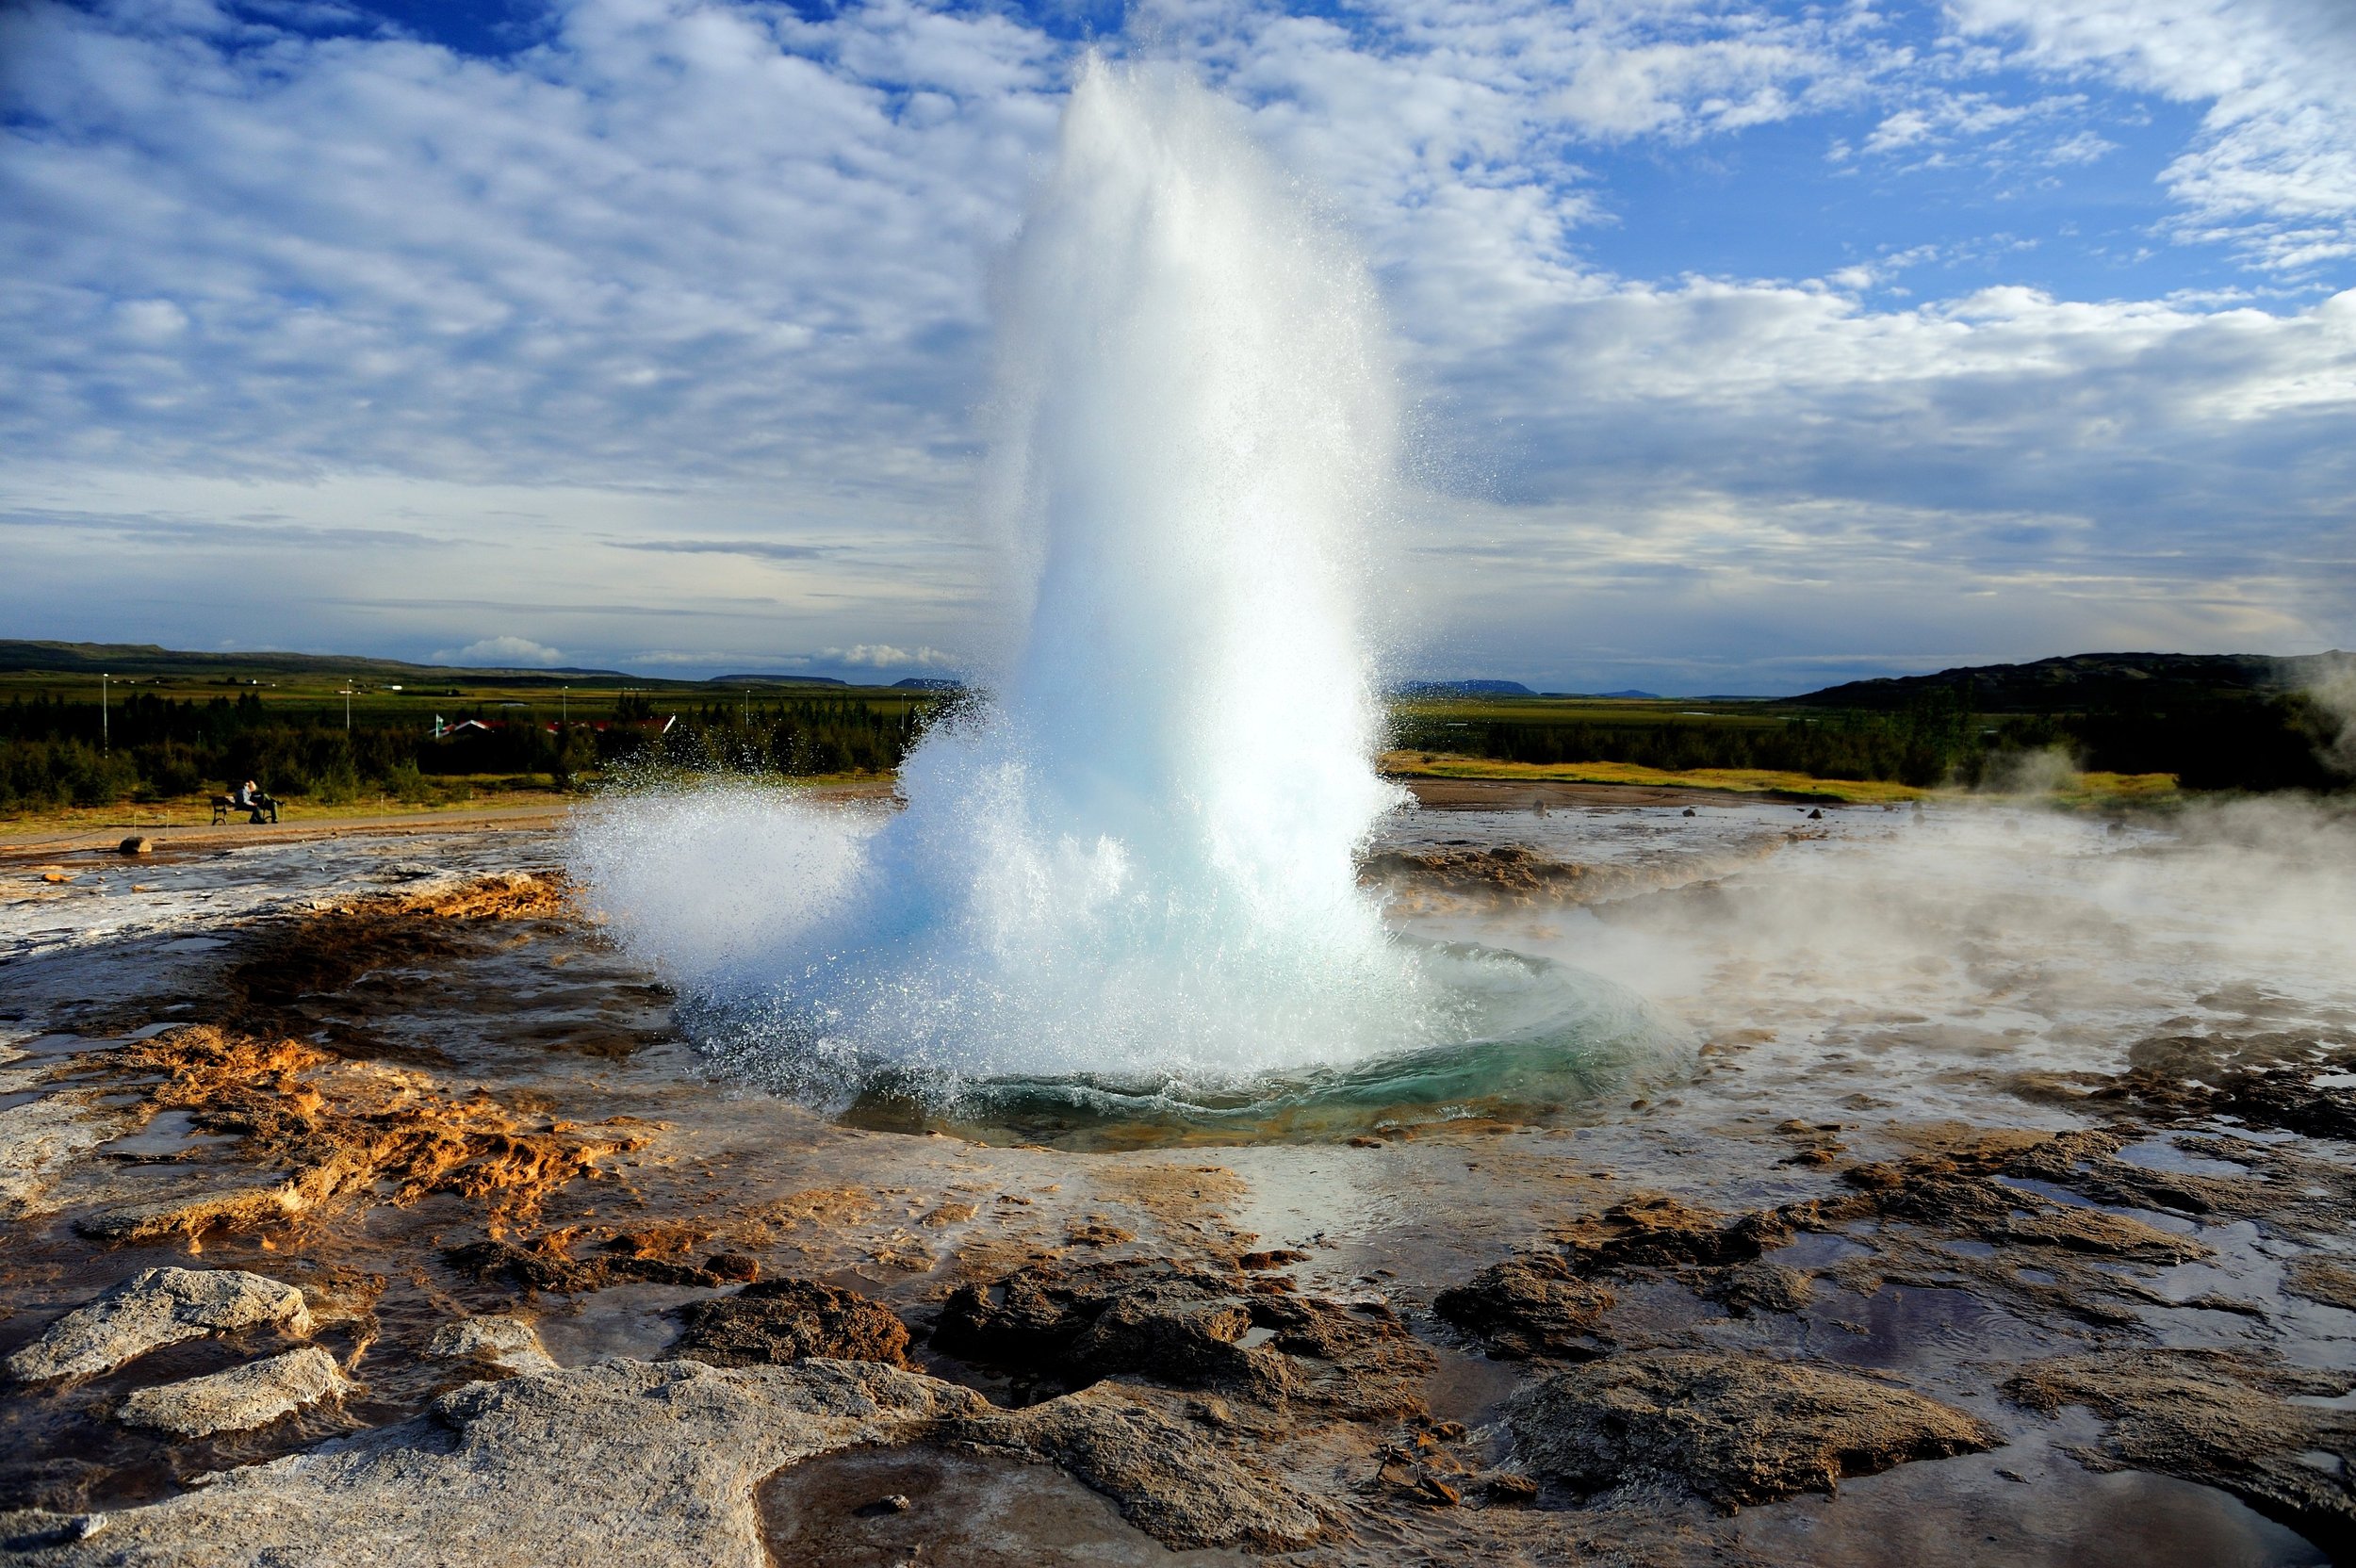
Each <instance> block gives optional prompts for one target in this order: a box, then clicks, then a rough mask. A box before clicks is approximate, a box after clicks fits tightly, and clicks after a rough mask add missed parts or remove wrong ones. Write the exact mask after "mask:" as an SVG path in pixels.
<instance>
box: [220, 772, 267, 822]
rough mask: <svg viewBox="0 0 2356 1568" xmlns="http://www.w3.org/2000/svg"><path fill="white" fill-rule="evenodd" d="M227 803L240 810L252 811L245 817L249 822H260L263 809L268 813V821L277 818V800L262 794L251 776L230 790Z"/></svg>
mask: <svg viewBox="0 0 2356 1568" xmlns="http://www.w3.org/2000/svg"><path fill="white" fill-rule="evenodd" d="M229 804H230V805H232V806H234V807H236V808H237V809H238V810H240V811H251V812H253V813H254V814H253V816H251V817H249V818H248V819H246V820H247V821H249V822H255V823H258V822H261V821H262V820H263V816H262V813H263V812H265V811H267V812H269V813H270V817H269V820H270V821H271V822H276V821H277V820H278V802H276V801H275V800H272V799H271V798H270V796H268V795H266V794H264V793H263V792H262V790H261V786H259V785H257V784H255V783H254V780H252V779H251V778H249V779H247V780H246V781H245V782H244V783H243V784H241V785H239V786H238V787H237V789H236V790H234V791H232V792H230V796H229Z"/></svg>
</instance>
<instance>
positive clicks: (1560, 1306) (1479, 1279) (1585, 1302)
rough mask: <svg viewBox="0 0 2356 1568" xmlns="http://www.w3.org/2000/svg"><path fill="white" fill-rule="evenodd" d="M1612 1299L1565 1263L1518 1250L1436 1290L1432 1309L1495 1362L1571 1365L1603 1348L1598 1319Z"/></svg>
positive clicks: (1605, 1339) (1547, 1255)
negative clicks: (1474, 1338) (1544, 1360)
mask: <svg viewBox="0 0 2356 1568" xmlns="http://www.w3.org/2000/svg"><path fill="white" fill-rule="evenodd" d="M1616 1301H1617V1298H1615V1297H1614V1296H1613V1295H1612V1292H1610V1291H1609V1290H1606V1289H1604V1288H1603V1287H1602V1286H1601V1285H1593V1284H1589V1283H1588V1282H1586V1281H1584V1280H1581V1279H1580V1278H1579V1276H1578V1275H1577V1274H1576V1273H1574V1272H1573V1271H1572V1268H1571V1266H1570V1264H1569V1262H1568V1261H1567V1260H1565V1259H1563V1258H1562V1257H1560V1256H1558V1255H1556V1254H1554V1253H1550V1252H1517V1253H1515V1254H1514V1255H1513V1256H1512V1257H1510V1258H1507V1259H1506V1260H1505V1261H1503V1262H1502V1263H1495V1264H1491V1265H1490V1266H1488V1267H1486V1268H1484V1269H1482V1270H1481V1272H1480V1273H1478V1274H1475V1275H1474V1276H1473V1277H1472V1278H1471V1279H1470V1280H1468V1281H1466V1282H1464V1283H1463V1284H1461V1285H1456V1286H1453V1287H1451V1288H1449V1289H1448V1290H1444V1291H1442V1292H1440V1294H1439V1295H1438V1296H1436V1297H1435V1298H1433V1299H1432V1311H1433V1312H1435V1313H1437V1314H1438V1315H1440V1316H1441V1317H1443V1318H1445V1319H1446V1320H1448V1322H1450V1323H1453V1324H1455V1325H1456V1326H1457V1327H1458V1328H1460V1329H1463V1330H1464V1331H1466V1332H1468V1333H1471V1334H1475V1335H1478V1336H1479V1337H1480V1338H1481V1340H1483V1341H1484V1342H1486V1343H1487V1345H1488V1347H1489V1353H1490V1354H1491V1355H1493V1356H1496V1357H1497V1358H1499V1359H1500V1360H1507V1361H1523V1360H1528V1359H1529V1358H1530V1357H1532V1356H1559V1357H1562V1358H1563V1359H1565V1360H1578V1359H1582V1358H1585V1357H1589V1356H1595V1355H1600V1354H1602V1353H1603V1351H1604V1350H1605V1349H1606V1348H1609V1346H1610V1344H1611V1338H1610V1336H1609V1335H1608V1334H1607V1333H1606V1332H1605V1331H1604V1327H1603V1317H1604V1314H1606V1313H1607V1312H1609V1311H1611V1310H1612V1306H1613V1305H1614V1304H1615V1303H1616Z"/></svg>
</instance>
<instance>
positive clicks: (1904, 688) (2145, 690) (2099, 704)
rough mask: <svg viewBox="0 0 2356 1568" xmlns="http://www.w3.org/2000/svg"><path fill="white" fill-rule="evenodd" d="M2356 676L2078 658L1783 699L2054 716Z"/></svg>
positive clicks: (2351, 663)
mask: <svg viewBox="0 0 2356 1568" xmlns="http://www.w3.org/2000/svg"><path fill="white" fill-rule="evenodd" d="M2348 671H2356V653H2343V652H2340V651H2339V650H2337V649H2334V650H2332V651H2331V652H2330V653H2305V654H2295V655H2292V656H2289V657H2276V656H2274V655H2271V654H2263V653H2072V654H2065V655H2063V656H2061V657H2060V658H2056V659H2039V660H2037V661H2036V662H2033V663H2027V664H1975V665H1969V666H1963V667H1958V668H1956V669H1952V670H1940V671H1939V672H1938V673H1937V674H1935V675H1909V676H1892V677H1887V678H1882V679H1878V680H1851V681H1847V682H1844V683H1843V684H1841V685H1839V686H1827V687H1825V688H1824V690H1823V691H1821V692H1809V693H1808V694H1806V695H1804V696H1796V697H1786V698H1784V699H1782V700H1784V701H1786V702H1791V703H1795V704H1799V705H1802V706H1806V707H1813V708H1865V709H1895V708H1907V707H1910V706H1912V705H1913V704H1914V703H1915V702H1917V701H1919V700H1921V699H1922V698H1923V697H1926V696H1932V695H1947V694H1955V695H1962V696H1968V697H1969V699H1970V702H1971V706H1972V708H1973V709H1975V710H1977V711H1982V712H2017V713H2050V712H2063V711H2070V710H2076V709H2087V708H2118V707H2120V706H2122V705H2126V706H2138V705H2145V704H2150V703H2153V702H2160V701H2181V700H2187V699H2198V700H2209V701H2216V700H2230V699H2233V698H2235V697H2266V696H2272V695H2276V694H2281V693H2283V692H2295V691H2300V690H2303V689H2305V688H2308V687H2311V686H2315V685H2316V684H2318V683H2319V682H2321V681H2323V680H2326V679H2328V678H2331V677H2333V676H2335V675H2339V674H2342V673H2344V672H2348Z"/></svg>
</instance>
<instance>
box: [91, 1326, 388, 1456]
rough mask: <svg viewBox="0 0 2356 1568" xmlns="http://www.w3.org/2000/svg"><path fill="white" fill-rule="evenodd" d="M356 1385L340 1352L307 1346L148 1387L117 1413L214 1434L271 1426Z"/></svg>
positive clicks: (143, 1422)
mask: <svg viewBox="0 0 2356 1568" xmlns="http://www.w3.org/2000/svg"><path fill="white" fill-rule="evenodd" d="M351 1387H352V1380H351V1379H349V1378H347V1377H345V1376H344V1371H343V1368H342V1367H340V1366H337V1365H336V1364H335V1357H333V1356H331V1355H329V1354H328V1353H327V1352H326V1351H324V1350H322V1349H319V1348H318V1347H316V1346H305V1347H304V1348H302V1349H300V1350H289V1351H287V1352H286V1354H285V1355H282V1356H271V1357H270V1359H268V1360H267V1361H257V1362H252V1363H249V1364H246V1365H244V1366H233V1367H231V1368H230V1369H229V1370H228V1371H226V1372H214V1373H211V1374H209V1375H207V1376H205V1377H202V1378H189V1379H188V1380H185V1381H182V1382H176V1383H163V1384H160V1385H159V1386H157V1387H155V1388H142V1389H140V1390H139V1392H138V1393H136V1394H134V1395H132V1396H131V1397H129V1398H127V1399H125V1400H123V1403H122V1404H121V1405H120V1406H118V1407H117V1408H116V1411H115V1418H116V1419H117V1420H119V1421H122V1422H123V1423H125V1424H126V1425H129V1426H134V1427H152V1428H154V1429H156V1430H157V1431H167V1432H176V1433H178V1434H179V1435H180V1436H182V1437H209V1436H211V1435H212V1434H213V1433H215V1432H242V1431H250V1430H252V1429H254V1428H255V1427H264V1426H268V1425H269V1424H270V1422H272V1421H275V1420H277V1419H278V1418H279V1417H280V1416H282V1415H291V1414H292V1413H295V1412H296V1411H298V1410H301V1409H302V1408H303V1406H304V1405H307V1404H311V1403H313V1402H314V1401H316V1400H319V1399H325V1398H330V1397H335V1396H339V1395H341V1394H343V1393H344V1392H345V1391H346V1390H347V1389H349V1388H351Z"/></svg>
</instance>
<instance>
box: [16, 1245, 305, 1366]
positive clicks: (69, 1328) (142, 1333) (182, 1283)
mask: <svg viewBox="0 0 2356 1568" xmlns="http://www.w3.org/2000/svg"><path fill="white" fill-rule="evenodd" d="M264 1324H274V1325H276V1326H277V1327H278V1328H279V1329H280V1330H281V1331H283V1332H286V1333H287V1334H291V1335H293V1336H295V1337H296V1338H302V1337H303V1336H305V1335H307V1334H309V1333H310V1331H311V1313H310V1309H309V1308H308V1307H307V1306H305V1305H304V1303H303V1292H301V1291H299V1290H297V1289H296V1288H295V1287H294V1286H292V1285H290V1284H286V1283H283V1282H280V1281H277V1280H272V1279H270V1278H268V1277H267V1276H265V1275H260V1274H248V1273H245V1272H243V1271H242V1270H239V1269H235V1268H211V1269H197V1268H149V1269H143V1270H141V1271H140V1272H139V1273H137V1274H134V1275H133V1276H131V1278H130V1279H128V1280H125V1281H124V1282H123V1283H121V1284H119V1285H117V1286H115V1287H114V1289H112V1290H110V1291H108V1292H106V1295H104V1296H101V1297H99V1298H98V1299H96V1300H94V1301H91V1302H90V1304H88V1305H87V1306H81V1307H76V1308H75V1309H74V1311H72V1312H70V1313H67V1314H66V1315H64V1316H63V1317H60V1318H58V1319H57V1321H56V1322H55V1323H52V1324H51V1325H49V1328H48V1330H47V1331H46V1332H44V1333H43V1334H42V1335H41V1337H40V1338H39V1339H37V1340H35V1341H33V1342H32V1343H31V1344H30V1345H27V1346H25V1347H24V1348H22V1349H20V1350H18V1351H17V1352H16V1353H15V1354H13V1355H11V1356H9V1357H8V1375H9V1376H10V1377H11V1378H13V1379H15V1380H17V1381H19V1382H25V1383H38V1382H55V1381H57V1380H60V1379H66V1378H90V1377H96V1376H97V1375H99V1374H100V1373H102V1372H111V1371H113V1370H114V1369H115V1368H116V1367H118V1366H122V1365H124V1364H127V1363H130V1362H132V1361H136V1360H137V1359H138V1358H139V1357H140V1356H143V1355H145V1354H147V1352H148V1351H150V1350H154V1349H158V1348H162V1347H163V1346H166V1345H177V1344H178V1343H180V1342H181V1341H182V1340H184V1339H195V1338H198V1337H200V1336H202V1335H205V1334H218V1333H235V1332H236V1331H238V1330H240V1329H252V1328H256V1327H259V1326H261V1325H264Z"/></svg>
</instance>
